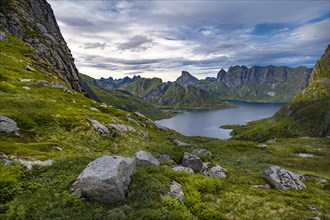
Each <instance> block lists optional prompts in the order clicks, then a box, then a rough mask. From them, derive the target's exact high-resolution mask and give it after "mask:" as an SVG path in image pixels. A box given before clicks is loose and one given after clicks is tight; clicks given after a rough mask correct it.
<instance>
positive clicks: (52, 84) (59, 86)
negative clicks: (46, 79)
mask: <svg viewBox="0 0 330 220" xmlns="http://www.w3.org/2000/svg"><path fill="white" fill-rule="evenodd" d="M50 85H51V87H54V88H58V89H62V90H63V91H64V92H66V91H67V90H68V88H67V87H66V86H63V85H62V84H60V83H58V82H51V83H50Z"/></svg>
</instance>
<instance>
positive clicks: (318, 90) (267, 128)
mask: <svg viewBox="0 0 330 220" xmlns="http://www.w3.org/2000/svg"><path fill="white" fill-rule="evenodd" d="M329 63H330V46H328V47H327V49H326V51H325V52H324V54H323V55H322V57H321V58H320V60H319V61H318V62H317V63H316V65H315V66H314V69H313V72H312V75H311V79H310V81H309V84H308V85H307V87H306V88H305V89H304V90H303V91H302V92H301V93H299V94H298V95H296V96H295V97H294V99H293V100H292V101H291V102H290V103H288V104H287V105H286V106H284V107H283V108H282V109H281V110H280V111H279V112H277V113H276V114H275V115H274V117H272V118H269V119H264V120H260V121H256V122H251V123H249V124H248V125H247V126H243V127H239V128H236V129H235V130H234V131H233V134H235V136H234V138H236V139H249V140H251V139H252V140H266V139H269V138H274V137H292V136H329V135H330V89H329V88H330V68H329Z"/></svg>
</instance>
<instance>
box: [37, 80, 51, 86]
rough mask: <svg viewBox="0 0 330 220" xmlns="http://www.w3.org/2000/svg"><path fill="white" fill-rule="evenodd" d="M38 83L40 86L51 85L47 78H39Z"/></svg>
mask: <svg viewBox="0 0 330 220" xmlns="http://www.w3.org/2000/svg"><path fill="white" fill-rule="evenodd" d="M37 84H38V85H40V86H49V82H47V81H46V80H39V81H38V82H37Z"/></svg>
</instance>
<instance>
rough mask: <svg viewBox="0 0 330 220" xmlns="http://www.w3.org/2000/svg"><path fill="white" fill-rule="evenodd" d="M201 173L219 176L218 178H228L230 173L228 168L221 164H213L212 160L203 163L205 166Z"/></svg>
mask: <svg viewBox="0 0 330 220" xmlns="http://www.w3.org/2000/svg"><path fill="white" fill-rule="evenodd" d="M201 174H203V175H204V176H209V177H218V178H221V179H223V178H226V177H227V174H228V170H227V169H225V168H223V167H221V166H219V165H218V164H212V163H210V162H207V163H203V168H202V170H201Z"/></svg>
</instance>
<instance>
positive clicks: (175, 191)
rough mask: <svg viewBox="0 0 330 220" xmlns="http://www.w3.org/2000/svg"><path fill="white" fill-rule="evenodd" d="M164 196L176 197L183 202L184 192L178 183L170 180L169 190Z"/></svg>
mask: <svg viewBox="0 0 330 220" xmlns="http://www.w3.org/2000/svg"><path fill="white" fill-rule="evenodd" d="M165 196H168V197H171V198H176V199H178V200H180V201H181V202H183V200H184V192H183V189H182V186H181V184H180V183H178V182H175V181H172V182H171V185H170V191H169V192H167V193H166V194H165Z"/></svg>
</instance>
